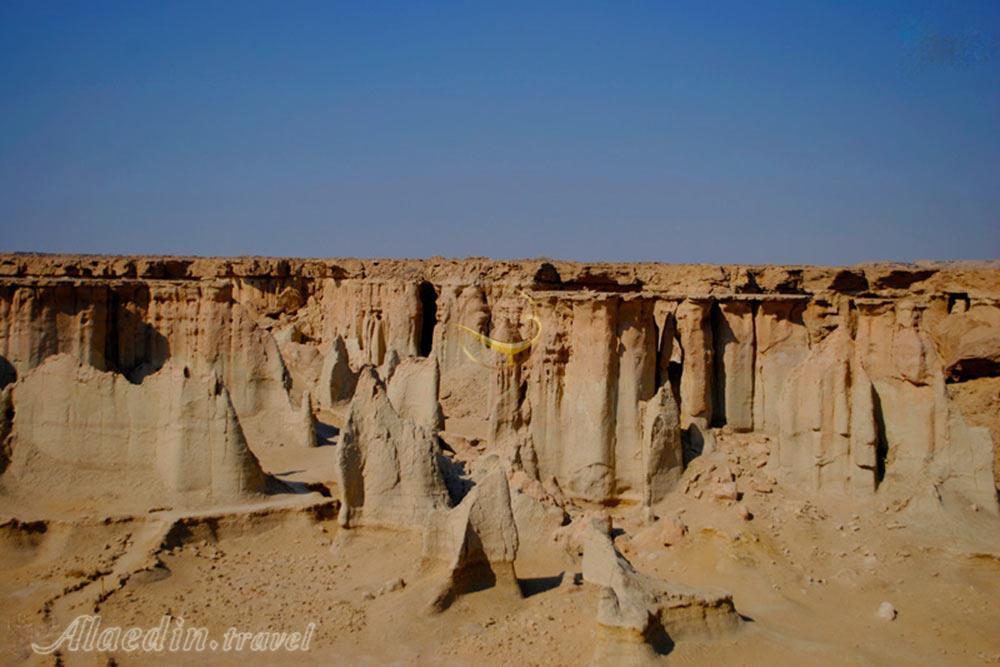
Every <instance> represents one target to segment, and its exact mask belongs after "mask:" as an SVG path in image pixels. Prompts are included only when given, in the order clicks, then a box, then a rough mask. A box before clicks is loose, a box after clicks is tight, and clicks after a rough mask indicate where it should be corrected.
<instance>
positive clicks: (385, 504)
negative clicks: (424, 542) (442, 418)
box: [336, 366, 450, 529]
mask: <svg viewBox="0 0 1000 667" xmlns="http://www.w3.org/2000/svg"><path fill="white" fill-rule="evenodd" d="M437 455H438V445H437V441H436V438H435V437H434V434H433V433H432V432H431V431H430V430H428V429H427V428H426V427H424V426H422V425H420V424H418V423H416V422H415V421H413V420H410V419H406V418H404V417H401V416H400V415H399V413H397V412H396V410H395V408H393V407H392V403H391V402H390V401H389V397H388V395H387V392H386V388H385V385H384V384H383V383H382V381H381V380H380V379H379V377H378V373H377V372H376V371H375V369H374V368H372V367H370V366H369V367H365V368H363V369H362V370H361V373H360V377H359V379H358V385H357V389H356V390H355V393H354V398H353V399H352V400H351V405H350V409H349V411H348V414H347V419H346V423H345V425H344V429H343V431H342V432H341V434H340V441H339V443H338V445H337V452H336V457H337V484H338V487H339V489H340V499H341V507H340V516H339V520H340V523H341V525H343V526H359V525H382V526H395V527H402V528H411V529H417V528H420V527H422V526H423V525H424V524H425V522H426V521H427V519H428V517H429V516H430V514H431V513H432V512H433V511H434V510H436V509H441V508H446V507H448V506H449V504H450V502H449V497H448V490H447V488H446V486H445V483H444V479H443V477H442V475H441V471H440V470H439V469H438V464H437Z"/></svg>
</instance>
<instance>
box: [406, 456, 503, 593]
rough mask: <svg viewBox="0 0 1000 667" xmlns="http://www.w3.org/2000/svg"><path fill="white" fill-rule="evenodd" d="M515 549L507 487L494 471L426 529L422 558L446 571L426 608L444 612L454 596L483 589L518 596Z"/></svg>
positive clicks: (435, 515) (436, 516) (500, 476)
mask: <svg viewBox="0 0 1000 667" xmlns="http://www.w3.org/2000/svg"><path fill="white" fill-rule="evenodd" d="M518 546H519V540H518V532H517V525H516V523H515V521H514V513H513V511H512V509H511V493H510V486H509V484H508V482H507V476H506V475H505V474H504V472H503V470H502V469H500V468H496V469H495V470H493V471H492V472H490V473H489V474H487V475H486V476H485V477H483V478H482V479H481V480H480V481H479V482H478V483H477V484H476V486H475V487H473V489H472V490H471V491H470V492H469V493H468V494H467V495H466V496H465V498H464V499H462V502H460V503H459V504H458V506H457V507H455V508H454V509H451V510H448V511H439V512H437V513H435V514H434V515H432V516H431V519H430V521H429V522H428V524H427V529H426V531H425V532H424V559H425V561H427V562H428V563H429V564H433V563H435V562H436V563H443V564H445V566H446V570H447V574H446V575H445V577H444V582H443V583H442V584H441V586H440V589H439V590H438V592H437V593H436V594H435V595H434V598H433V600H432V601H431V608H432V609H433V610H435V611H443V610H444V609H446V608H448V607H449V606H450V605H451V604H452V603H453V602H454V600H455V598H457V597H458V596H459V595H463V594H465V593H471V592H474V591H478V590H484V589H487V588H496V589H497V591H498V592H500V593H502V594H505V595H509V596H512V597H520V589H519V588H518V584H517V575H516V574H515V572H514V559H515V558H516V557H517V550H518Z"/></svg>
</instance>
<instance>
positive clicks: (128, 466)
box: [2, 354, 266, 512]
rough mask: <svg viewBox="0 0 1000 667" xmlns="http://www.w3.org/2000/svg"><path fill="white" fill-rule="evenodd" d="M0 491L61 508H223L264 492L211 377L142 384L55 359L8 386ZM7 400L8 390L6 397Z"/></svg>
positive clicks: (184, 372)
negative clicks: (8, 423)
mask: <svg viewBox="0 0 1000 667" xmlns="http://www.w3.org/2000/svg"><path fill="white" fill-rule="evenodd" d="M10 393H11V394H12V396H11V399H10V403H11V404H12V405H11V406H10V411H11V412H13V415H14V419H13V429H12V433H13V439H12V441H11V443H10V465H9V467H8V468H7V470H6V472H5V473H4V475H3V477H2V488H3V492H4V493H7V494H13V495H14V496H17V497H20V498H22V499H24V500H25V501H30V500H31V499H32V498H33V497H35V496H36V495H37V494H38V493H39V491H40V490H46V489H47V490H48V491H45V495H46V496H51V497H52V498H51V499H54V500H55V501H56V502H57V503H58V504H59V505H61V506H64V507H77V508H80V507H92V508H98V507H99V508H100V509H101V510H102V511H108V510H112V509H114V510H117V511H126V512H127V511H145V510H146V509H148V508H150V507H164V506H177V507H198V506H207V505H226V504H231V503H233V502H236V501H240V500H244V499H247V498H250V497H252V496H254V495H257V494H262V493H264V492H265V491H266V479H265V476H264V474H263V472H262V471H261V468H260V465H259V464H258V462H257V459H256V457H255V456H254V455H253V453H252V452H251V451H250V450H249V448H248V447H247V443H246V440H245V439H244V437H243V431H242V429H241V428H240V424H239V421H238V420H237V418H236V412H235V410H234V409H233V405H232V402H231V401H230V398H229V393H228V391H227V390H226V388H225V386H224V385H223V384H222V383H221V382H220V381H219V379H218V378H217V377H216V376H215V375H214V374H209V375H207V376H201V375H197V374H195V373H193V372H192V371H191V370H190V369H189V368H187V367H179V366H176V365H174V364H172V363H169V364H167V365H165V366H164V367H163V368H161V369H160V370H159V371H157V372H156V373H155V374H153V375H149V376H147V377H146V378H145V379H144V381H143V383H142V384H138V385H134V384H131V383H129V382H128V380H126V379H125V378H124V377H122V376H121V375H117V374H114V373H110V372H106V371H99V370H97V369H95V368H93V367H91V366H87V365H84V364H81V363H80V362H79V361H78V360H76V359H75V358H73V357H71V356H69V355H66V354H59V355H55V356H52V357H49V358H48V359H46V360H45V362H44V363H42V364H41V365H40V366H38V367H37V368H35V369H33V370H31V371H29V372H28V373H27V375H25V376H24V378H22V380H21V381H19V382H18V383H17V384H16V385H14V387H13V391H12V392H10ZM5 394H6V392H5Z"/></svg>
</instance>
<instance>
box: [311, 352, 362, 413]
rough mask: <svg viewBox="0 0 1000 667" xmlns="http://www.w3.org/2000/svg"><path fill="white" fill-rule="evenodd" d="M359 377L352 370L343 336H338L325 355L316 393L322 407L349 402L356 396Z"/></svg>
mask: <svg viewBox="0 0 1000 667" xmlns="http://www.w3.org/2000/svg"><path fill="white" fill-rule="evenodd" d="M357 383H358V376H357V373H355V372H354V371H353V370H352V369H351V365H350V358H349V357H348V354H347V345H345V344H344V339H343V338H342V337H341V336H336V337H335V338H334V339H333V343H332V344H331V345H330V348H329V349H328V350H327V351H326V353H325V354H324V355H323V368H322V370H321V371H320V375H319V381H318V382H317V386H316V391H317V398H318V399H319V403H320V405H323V406H325V407H330V406H331V405H334V404H336V403H340V402H341V401H349V400H350V399H351V397H352V396H354V387H355V386H356V385H357Z"/></svg>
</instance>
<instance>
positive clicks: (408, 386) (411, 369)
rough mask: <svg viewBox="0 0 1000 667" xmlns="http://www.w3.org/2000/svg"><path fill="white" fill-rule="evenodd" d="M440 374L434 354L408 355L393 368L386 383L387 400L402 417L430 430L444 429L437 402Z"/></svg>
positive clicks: (442, 417) (439, 406)
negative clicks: (424, 356) (427, 356)
mask: <svg viewBox="0 0 1000 667" xmlns="http://www.w3.org/2000/svg"><path fill="white" fill-rule="evenodd" d="M439 384H440V374H439V372H438V365H437V360H436V359H435V358H433V357H429V358H422V357H409V358H407V359H404V360H403V361H401V362H400V363H399V365H398V366H397V367H396V369H395V371H394V372H393V373H392V376H391V377H390V378H389V381H388V383H387V384H386V392H387V394H388V396H389V402H390V403H392V407H393V408H395V409H396V412H398V413H399V415H400V416H401V417H403V418H405V419H411V420H413V421H415V422H417V423H418V424H420V425H421V426H424V427H425V428H427V429H430V430H432V431H438V430H441V429H442V428H444V416H443V415H442V414H441V405H440V404H439V403H438V389H439Z"/></svg>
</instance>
